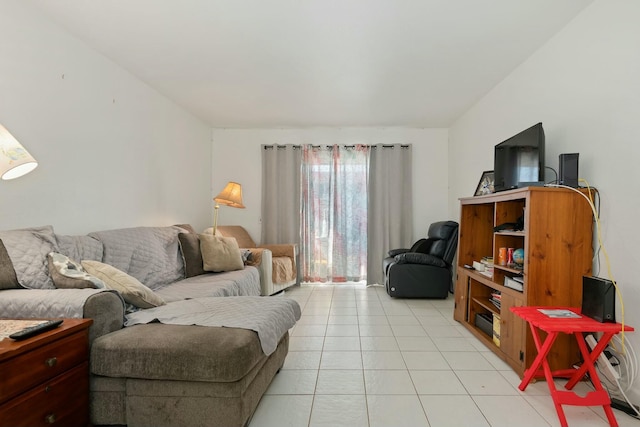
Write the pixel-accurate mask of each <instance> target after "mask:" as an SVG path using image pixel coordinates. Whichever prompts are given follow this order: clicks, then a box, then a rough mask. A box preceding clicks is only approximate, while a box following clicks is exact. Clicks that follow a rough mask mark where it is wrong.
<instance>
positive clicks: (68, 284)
mask: <svg viewBox="0 0 640 427" xmlns="http://www.w3.org/2000/svg"><path fill="white" fill-rule="evenodd" d="M47 258H48V263H49V274H51V278H52V279H53V284H54V285H56V288H58V289H83V288H94V289H102V288H104V287H105V284H104V282H103V281H102V280H100V279H98V278H97V277H94V276H92V275H90V274H89V273H87V272H86V271H84V268H82V266H81V265H80V264H78V263H77V262H75V261H73V260H71V259H69V257H68V256H66V255H62V254H59V253H57V252H50V253H49V255H47Z"/></svg>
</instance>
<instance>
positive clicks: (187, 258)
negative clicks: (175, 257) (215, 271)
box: [178, 233, 206, 278]
mask: <svg viewBox="0 0 640 427" xmlns="http://www.w3.org/2000/svg"><path fill="white" fill-rule="evenodd" d="M178 240H179V241H180V252H181V253H182V259H183V260H184V276H185V277H186V278H189V277H193V276H200V275H201V274H205V273H206V271H204V266H203V263H202V251H201V250H200V239H199V238H198V235H197V234H191V233H180V234H178Z"/></svg>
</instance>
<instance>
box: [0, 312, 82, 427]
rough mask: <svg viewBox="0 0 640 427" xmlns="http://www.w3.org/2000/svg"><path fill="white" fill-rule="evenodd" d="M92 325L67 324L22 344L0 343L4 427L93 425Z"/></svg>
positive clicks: (1, 419)
mask: <svg viewBox="0 0 640 427" xmlns="http://www.w3.org/2000/svg"><path fill="white" fill-rule="evenodd" d="M5 320H8V319H5ZM12 320H18V319H12ZM24 320H33V319H24ZM0 321H2V320H1V319H0ZM91 323H93V321H92V320H91V319H64V322H63V323H62V324H61V325H60V326H59V327H57V328H55V329H53V330H50V331H47V332H43V333H41V334H39V335H36V336H34V337H31V338H27V339H25V340H23V341H14V340H12V339H10V338H5V339H3V340H2V341H0V426H3V427H4V426H12V427H18V426H65V427H67V426H87V425H89V326H90V325H91Z"/></svg>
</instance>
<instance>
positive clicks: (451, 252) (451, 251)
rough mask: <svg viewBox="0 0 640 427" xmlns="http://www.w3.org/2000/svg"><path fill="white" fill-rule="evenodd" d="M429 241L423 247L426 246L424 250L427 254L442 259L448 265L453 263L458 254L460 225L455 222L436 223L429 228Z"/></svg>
mask: <svg viewBox="0 0 640 427" xmlns="http://www.w3.org/2000/svg"><path fill="white" fill-rule="evenodd" d="M427 235H428V236H429V238H428V239H425V240H426V242H425V243H423V245H421V247H420V249H423V248H422V246H425V248H424V249H423V250H425V249H426V250H427V251H428V252H422V253H427V254H430V255H433V256H436V257H438V258H441V259H442V260H443V261H445V262H446V263H447V264H451V263H452V262H453V258H454V256H455V254H456V248H457V246H458V223H457V222H455V221H440V222H434V223H433V224H431V226H430V227H429V232H428V234H427Z"/></svg>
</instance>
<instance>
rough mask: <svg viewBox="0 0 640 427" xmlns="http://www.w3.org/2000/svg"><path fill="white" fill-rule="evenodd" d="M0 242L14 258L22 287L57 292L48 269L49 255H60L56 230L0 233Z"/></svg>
mask: <svg viewBox="0 0 640 427" xmlns="http://www.w3.org/2000/svg"><path fill="white" fill-rule="evenodd" d="M0 239H2V243H4V247H5V249H6V250H7V253H8V254H9V258H11V263H12V264H13V268H14V270H15V272H16V277H17V278H18V283H19V284H20V286H22V287H25V288H31V289H55V288H56V287H55V286H54V284H53V280H51V276H49V268H48V267H47V254H48V253H49V252H52V251H54V252H59V250H58V243H57V241H56V237H55V234H54V232H53V227H52V226H50V225H45V226H42V227H31V228H23V229H20V230H5V231H0Z"/></svg>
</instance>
